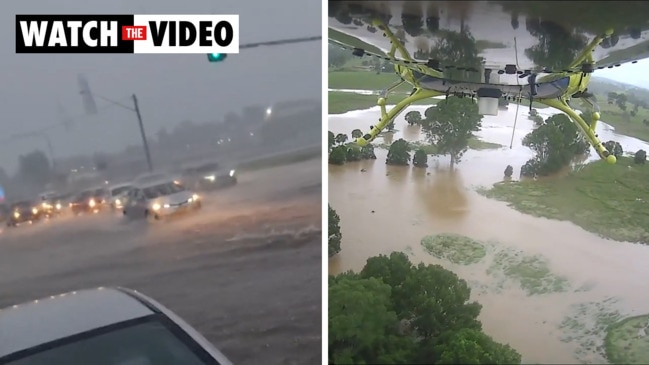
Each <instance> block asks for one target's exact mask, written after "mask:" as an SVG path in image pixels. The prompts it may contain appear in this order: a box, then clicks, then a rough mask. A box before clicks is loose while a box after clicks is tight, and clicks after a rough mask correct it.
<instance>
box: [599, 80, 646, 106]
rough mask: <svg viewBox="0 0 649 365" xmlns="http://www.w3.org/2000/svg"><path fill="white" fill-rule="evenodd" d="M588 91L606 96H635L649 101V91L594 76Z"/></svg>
mask: <svg viewBox="0 0 649 365" xmlns="http://www.w3.org/2000/svg"><path fill="white" fill-rule="evenodd" d="M588 91H590V92H592V93H594V94H596V95H602V96H605V95H607V94H608V93H609V92H615V93H618V94H619V93H624V94H633V95H634V96H635V97H636V98H638V99H640V100H646V101H649V89H646V88H642V87H638V86H635V85H630V84H625V83H623V82H619V81H615V80H611V79H607V78H603V77H596V76H594V77H593V78H592V79H591V80H590V84H589V85H588Z"/></svg>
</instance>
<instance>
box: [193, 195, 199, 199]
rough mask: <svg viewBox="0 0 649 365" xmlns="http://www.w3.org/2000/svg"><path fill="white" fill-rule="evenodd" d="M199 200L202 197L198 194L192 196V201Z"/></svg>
mask: <svg viewBox="0 0 649 365" xmlns="http://www.w3.org/2000/svg"><path fill="white" fill-rule="evenodd" d="M199 198H200V196H198V194H194V195H192V200H198V199H199Z"/></svg>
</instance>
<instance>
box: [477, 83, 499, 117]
mask: <svg viewBox="0 0 649 365" xmlns="http://www.w3.org/2000/svg"><path fill="white" fill-rule="evenodd" d="M501 96H502V92H501V91H500V90H499V89H493V88H480V89H478V113H480V114H482V115H498V99H500V97H501Z"/></svg>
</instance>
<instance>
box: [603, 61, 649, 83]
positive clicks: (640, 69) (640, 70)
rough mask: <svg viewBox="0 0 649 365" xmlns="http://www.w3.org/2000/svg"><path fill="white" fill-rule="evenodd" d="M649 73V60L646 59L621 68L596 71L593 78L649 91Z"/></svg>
mask: <svg viewBox="0 0 649 365" xmlns="http://www.w3.org/2000/svg"><path fill="white" fill-rule="evenodd" d="M647 71H649V59H644V60H640V61H638V63H635V64H624V65H621V66H620V67H615V68H605V69H603V70H596V71H595V73H593V76H597V77H604V78H607V79H611V80H615V81H618V82H623V83H625V84H631V85H634V86H638V87H643V88H645V89H649V72H647Z"/></svg>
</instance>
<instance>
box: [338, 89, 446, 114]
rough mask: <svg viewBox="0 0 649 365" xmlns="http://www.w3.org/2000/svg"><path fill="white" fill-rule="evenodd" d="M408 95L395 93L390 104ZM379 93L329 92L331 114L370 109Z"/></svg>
mask: <svg viewBox="0 0 649 365" xmlns="http://www.w3.org/2000/svg"><path fill="white" fill-rule="evenodd" d="M405 96H406V94H405V93H399V94H397V93H395V94H392V95H391V97H390V98H388V104H396V103H397V102H398V101H399V100H401V99H402V98H404V97H405ZM377 98H378V96H377V95H362V94H355V93H347V92H342V91H330V92H329V114H332V115H333V114H343V113H347V112H349V111H352V110H363V109H369V108H371V107H375V106H376V100H377ZM438 102H439V99H426V100H420V101H418V102H416V103H413V104H412V105H435V104H437V103H438Z"/></svg>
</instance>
